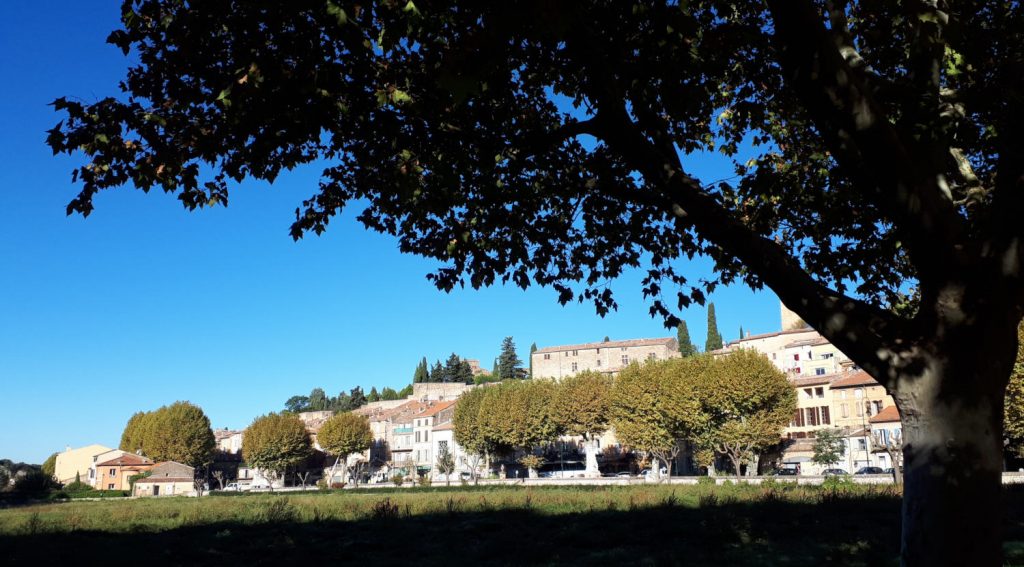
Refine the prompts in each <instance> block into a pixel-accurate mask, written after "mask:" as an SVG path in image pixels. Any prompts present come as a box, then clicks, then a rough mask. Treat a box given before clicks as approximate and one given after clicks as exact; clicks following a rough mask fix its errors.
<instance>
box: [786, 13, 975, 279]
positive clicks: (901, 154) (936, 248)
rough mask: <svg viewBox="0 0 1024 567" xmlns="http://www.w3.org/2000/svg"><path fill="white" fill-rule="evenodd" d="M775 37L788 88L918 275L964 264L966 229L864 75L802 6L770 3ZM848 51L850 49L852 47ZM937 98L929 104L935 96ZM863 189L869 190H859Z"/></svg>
mask: <svg viewBox="0 0 1024 567" xmlns="http://www.w3.org/2000/svg"><path fill="white" fill-rule="evenodd" d="M768 5H769V8H770V10H771V13H772V19H773V23H774V28H775V32H774V37H775V41H776V44H777V46H778V51H779V56H780V59H781V63H782V66H783V69H784V70H785V71H786V75H787V80H788V82H789V84H790V86H791V87H792V88H793V89H794V90H795V92H796V93H797V94H798V95H799V96H800V97H801V99H802V100H803V101H804V104H805V105H806V107H807V109H808V111H809V112H810V114H811V116H812V118H813V120H814V122H815V124H816V125H817V127H818V131H819V132H820V133H821V135H822V137H823V139H824V140H825V142H826V143H827V144H828V146H829V148H830V150H831V151H832V153H833V155H834V156H835V157H836V159H837V160H838V161H839V162H840V164H841V165H843V166H844V168H846V169H847V170H849V171H853V172H857V171H864V172H866V174H867V176H868V177H870V179H871V180H872V181H873V186H872V184H865V183H858V184H857V186H858V187H860V188H861V189H862V190H864V191H866V192H871V193H874V194H873V195H872V196H873V197H874V200H875V202H876V204H877V205H878V206H879V208H880V210H881V211H883V212H884V213H885V215H886V216H887V217H889V218H890V219H891V220H892V222H893V225H894V227H895V228H896V230H897V231H898V232H899V233H900V235H901V237H902V238H903V240H904V241H905V243H906V245H907V249H908V251H909V253H910V254H911V257H912V258H913V260H914V263H915V265H916V266H917V268H918V270H919V272H920V274H921V275H922V276H927V275H928V274H930V273H933V272H937V273H943V272H944V271H945V270H946V269H947V268H948V266H949V265H950V262H956V261H958V260H959V261H960V263H961V264H964V263H965V260H963V256H962V253H961V248H960V246H959V245H960V244H961V243H962V242H963V241H964V239H965V232H966V231H965V225H964V222H963V219H962V218H961V217H960V216H959V214H958V213H957V211H956V208H955V206H954V204H953V201H952V195H951V194H950V192H949V188H948V186H947V185H946V181H945V179H944V177H943V170H941V169H936V167H935V164H934V163H933V161H932V160H931V159H921V158H922V156H921V155H917V154H918V153H919V150H920V148H918V147H917V146H915V145H913V143H912V142H911V143H907V142H906V141H905V140H903V139H901V137H900V135H899V133H898V132H897V131H896V129H895V127H894V126H893V125H892V124H891V123H890V122H889V118H888V116H887V114H886V112H885V110H884V109H883V108H882V106H881V105H880V104H878V102H877V101H876V100H874V98H873V96H872V89H871V85H869V84H868V81H867V76H866V75H865V73H863V72H861V71H860V70H859V69H855V68H854V67H853V66H851V64H850V62H849V61H848V59H847V58H845V57H844V56H843V54H842V53H841V52H840V50H839V49H838V48H837V47H836V41H837V40H836V36H835V35H833V34H830V33H829V32H828V30H826V29H825V27H824V25H823V24H822V22H821V17H820V16H819V14H818V13H817V9H816V8H815V6H814V5H813V4H812V3H810V2H808V1H806V0H769V2H768ZM851 48H852V46H851ZM937 96H938V95H937V91H936V97H937ZM865 185H868V186H865Z"/></svg>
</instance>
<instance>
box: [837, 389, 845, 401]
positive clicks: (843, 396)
mask: <svg viewBox="0 0 1024 567" xmlns="http://www.w3.org/2000/svg"><path fill="white" fill-rule="evenodd" d="M839 397H840V398H842V399H844V400H845V399H846V390H843V391H841V392H839Z"/></svg>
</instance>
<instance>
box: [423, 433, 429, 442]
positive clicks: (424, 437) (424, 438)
mask: <svg viewBox="0 0 1024 567" xmlns="http://www.w3.org/2000/svg"><path fill="white" fill-rule="evenodd" d="M428 433H430V432H429V431H424V432H423V442H424V443H426V442H427V441H429V439H427V434H428Z"/></svg>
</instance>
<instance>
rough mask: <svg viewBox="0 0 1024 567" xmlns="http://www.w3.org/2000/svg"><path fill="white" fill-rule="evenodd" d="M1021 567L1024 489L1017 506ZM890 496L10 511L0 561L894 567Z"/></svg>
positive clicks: (262, 498)
mask: <svg viewBox="0 0 1024 567" xmlns="http://www.w3.org/2000/svg"><path fill="white" fill-rule="evenodd" d="M1006 501H1007V509H1008V512H1009V513H1008V517H1007V522H1006V523H1007V530H1006V538H1007V542H1008V543H1007V545H1006V550H1007V559H1008V563H1011V564H1024V544H1022V543H1021V542H1024V523H1022V522H1024V518H1022V515H1021V514H1020V511H1021V504H1022V503H1024V492H1021V491H1019V490H1018V491H1009V492H1007V496H1006ZM899 507H900V500H899V494H898V493H897V492H895V491H894V490H893V488H891V487H888V486H879V487H871V486H854V487H842V488H840V489H836V490H831V489H823V488H818V487H799V488H798V487H796V486H793V485H775V486H769V487H754V486H718V487H714V486H685V487H684V486H632V487H550V488H522V487H487V488H483V487H481V488H472V487H459V488H454V487H453V488H451V489H438V488H430V489H422V488H414V489H409V488H404V489H389V490H380V489H376V490H362V491H354V490H349V491H335V492H320V493H301V494H297V493H291V494H288V495H283V494H243V495H234V496H212V497H204V498H201V499H194V498H193V499H189V498H167V499H148V500H127V501H97V502H80V501H79V502H75V501H73V502H67V503H54V504H40V505H32V506H23V507H18V508H10V509H6V510H0V563H3V564H19V565H20V564H28V563H35V564H38V565H50V564H57V563H58V562H68V563H69V564H71V563H72V562H78V561H81V560H82V559H83V558H87V557H94V558H98V557H107V556H109V554H112V553H116V554H118V555H119V556H120V557H122V558H125V557H136V558H138V560H140V561H143V562H144V563H145V564H147V565H149V564H154V563H155V564H161V565H164V564H176V565H215V564H216V565H234V564H242V563H243V562H244V564H250V565H284V564H292V563H295V562H299V561H303V562H330V563H338V562H356V561H358V562H360V563H362V564H366V565H394V564H408V565H417V566H422V565H449V566H455V565H464V564H470V565H478V564H524V563H530V564H576V565H595V564H619V565H622V564H648V565H702V564H706V565H802V566H806V565H819V564H839V565H879V564H881V565H887V564H896V563H897V555H898V551H899V550H898V534H899Z"/></svg>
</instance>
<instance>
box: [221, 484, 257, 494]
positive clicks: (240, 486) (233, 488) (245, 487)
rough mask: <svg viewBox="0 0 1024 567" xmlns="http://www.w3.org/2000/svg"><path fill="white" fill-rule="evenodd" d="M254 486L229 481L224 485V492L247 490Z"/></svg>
mask: <svg viewBox="0 0 1024 567" xmlns="http://www.w3.org/2000/svg"><path fill="white" fill-rule="evenodd" d="M251 488H252V487H251V486H249V485H248V484H238V483H237V482H229V483H227V485H225V486H224V492H246V491H248V490H250V489H251Z"/></svg>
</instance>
